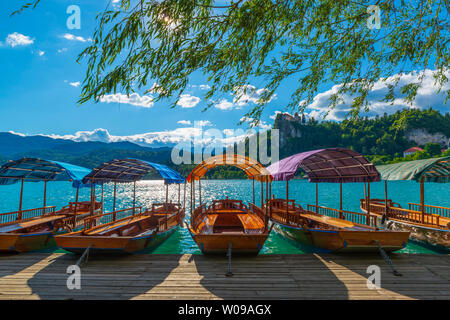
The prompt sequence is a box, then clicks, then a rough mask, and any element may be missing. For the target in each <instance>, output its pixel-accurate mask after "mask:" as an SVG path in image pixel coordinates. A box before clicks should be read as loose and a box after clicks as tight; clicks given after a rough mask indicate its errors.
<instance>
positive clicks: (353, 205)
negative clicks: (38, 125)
mask: <svg viewBox="0 0 450 320" xmlns="http://www.w3.org/2000/svg"><path fill="white" fill-rule="evenodd" d="M43 188H44V184H43V183H33V182H28V183H25V184H24V196H23V209H28V208H36V207H39V206H42V203H43ZM189 190H190V188H189V187H187V190H186V202H187V203H186V210H187V212H186V221H188V218H189V208H190V203H189V198H190V196H189ZM260 192H261V185H260V184H259V183H256V184H255V199H256V204H259V203H260V202H261V200H260ZM19 193H20V184H15V185H10V186H0V199H1V200H0V212H8V211H15V210H17V209H18V206H19ZM89 193H90V190H89V189H88V188H85V189H81V190H80V195H79V201H87V200H89ZM272 193H273V194H275V196H276V197H280V198H285V197H286V183H285V182H279V181H276V182H273V183H272ZM388 193H389V197H391V198H392V199H393V200H394V201H395V202H398V203H400V204H401V205H402V206H404V207H407V204H408V202H416V203H417V202H419V201H420V194H419V184H418V183H416V182H414V181H391V182H389V183H388ZM100 197H101V192H100V188H97V199H100ZM112 197H113V186H112V185H107V186H105V187H104V199H105V200H104V204H105V212H109V211H111V210H112ZM225 197H229V198H234V199H242V200H244V201H245V202H251V201H252V182H251V181H248V180H213V181H207V180H205V181H202V200H203V202H205V201H206V202H209V203H210V202H211V200H213V199H223V198H225ZM371 197H372V198H384V182H376V183H371ZM289 198H290V199H295V200H296V202H297V203H299V204H301V205H302V206H304V207H306V205H307V204H314V203H315V184H314V183H308V182H307V181H305V180H293V181H291V182H290V183H289ZM361 198H364V184H362V183H350V184H344V185H343V208H344V210H350V211H356V212H360V208H359V202H360V199H361ZM169 199H170V200H172V201H174V202H175V201H177V200H178V186H175V185H171V186H170V187H169ZM164 200H165V187H164V185H163V183H162V181H153V180H152V181H139V182H137V184H136V203H137V205H140V206H143V207H150V206H151V204H152V203H153V202H161V201H164ZM69 201H75V189H73V188H72V187H71V184H70V183H68V182H53V183H48V184H47V205H49V206H56V207H57V209H58V208H60V207H62V206H63V205H66V204H67V203H68V202H69ZM181 201H183V186H181ZM425 203H427V204H430V205H438V206H445V207H450V187H449V185H448V184H438V183H427V184H426V185H425ZM319 204H321V205H324V206H328V207H331V208H339V184H334V183H321V184H319ZM132 205H133V184H121V185H119V184H118V185H117V200H116V209H125V208H128V207H131V206H132ZM197 205H198V188H197ZM311 251H314V250H313V249H312V248H306V247H302V246H300V245H299V244H297V243H295V242H293V241H290V240H287V239H285V238H283V237H282V236H280V235H278V234H277V233H275V232H272V233H271V235H270V236H269V238H268V239H267V241H266V243H265V245H264V247H263V249H262V251H261V253H262V254H293V253H306V252H311ZM399 252H402V253H431V254H432V253H443V252H441V251H439V250H437V249H436V248H433V247H425V246H423V245H421V244H419V243H414V242H412V241H410V242H409V243H408V246H407V247H406V248H405V249H403V250H401V251H399ZM153 253H194V254H199V253H200V251H199V249H198V248H197V245H196V244H195V242H194V241H193V240H192V238H191V236H190V235H189V232H188V230H187V229H186V228H180V229H179V231H177V232H176V233H175V234H173V235H172V236H171V237H170V238H169V239H168V240H166V241H165V242H164V243H163V244H162V245H161V246H159V247H158V248H156V249H155V250H154V251H153Z"/></svg>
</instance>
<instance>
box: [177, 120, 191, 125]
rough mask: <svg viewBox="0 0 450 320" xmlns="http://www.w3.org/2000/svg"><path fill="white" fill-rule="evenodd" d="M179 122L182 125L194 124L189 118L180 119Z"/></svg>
mask: <svg viewBox="0 0 450 320" xmlns="http://www.w3.org/2000/svg"><path fill="white" fill-rule="evenodd" d="M177 123H178V124H182V125H187V126H189V125H191V124H192V122H191V121H189V120H179V121H177Z"/></svg>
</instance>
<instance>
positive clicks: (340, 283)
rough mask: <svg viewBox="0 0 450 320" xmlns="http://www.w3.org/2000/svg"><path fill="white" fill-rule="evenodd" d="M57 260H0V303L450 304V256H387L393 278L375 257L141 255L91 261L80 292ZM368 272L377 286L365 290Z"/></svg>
mask: <svg viewBox="0 0 450 320" xmlns="http://www.w3.org/2000/svg"><path fill="white" fill-rule="evenodd" d="M78 258H79V256H77V255H72V254H64V253H24V254H16V255H0V299H14V300H15V299H243V300H244V299H245V300H247V299H389V300H392V299H436V298H439V299H449V300H450V256H449V255H406V254H392V255H391V258H392V261H393V263H394V265H395V266H396V268H397V269H398V270H399V271H400V272H401V273H402V274H403V276H402V277H396V276H394V275H393V274H392V273H391V271H390V269H389V267H388V266H387V265H386V264H385V262H384V260H382V258H381V257H380V256H379V255H376V254H374V255H333V254H304V255H259V256H257V257H239V256H236V257H233V261H232V271H233V274H234V276H233V277H226V276H225V273H226V272H227V259H226V258H225V257H218V256H212V257H206V256H203V255H158V254H154V255H151V254H142V255H127V256H90V257H89V261H88V263H87V265H86V266H84V267H83V268H82V269H81V289H80V290H77V289H74V290H69V289H68V288H67V279H68V277H69V274H67V267H68V266H70V265H74V264H76V262H77V260H78ZM369 265H377V266H379V267H380V270H381V287H380V288H379V289H372V290H371V289H369V288H368V287H367V277H368V276H369V274H368V273H367V272H366V271H367V267H368V266H369Z"/></svg>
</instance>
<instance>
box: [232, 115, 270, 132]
mask: <svg viewBox="0 0 450 320" xmlns="http://www.w3.org/2000/svg"><path fill="white" fill-rule="evenodd" d="M254 120H255V119H254V118H247V117H242V118H241V119H239V121H242V122H246V123H249V124H250V127H252V128H261V129H263V130H269V129H271V128H272V125H271V124H267V122H265V121H262V120H260V121H258V123H257V124H255V123H254Z"/></svg>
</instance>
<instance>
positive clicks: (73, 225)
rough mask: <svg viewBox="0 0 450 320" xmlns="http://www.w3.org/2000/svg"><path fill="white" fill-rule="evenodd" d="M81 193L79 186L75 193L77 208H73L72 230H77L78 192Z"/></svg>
mask: <svg viewBox="0 0 450 320" xmlns="http://www.w3.org/2000/svg"><path fill="white" fill-rule="evenodd" d="M79 193H80V187H78V188H77V192H76V195H75V209H74V210H73V219H72V230H75V227H76V226H77V212H78V194H79Z"/></svg>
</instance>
